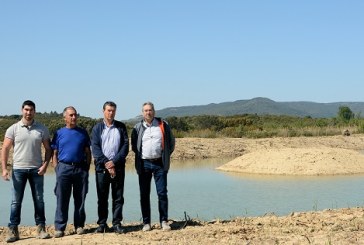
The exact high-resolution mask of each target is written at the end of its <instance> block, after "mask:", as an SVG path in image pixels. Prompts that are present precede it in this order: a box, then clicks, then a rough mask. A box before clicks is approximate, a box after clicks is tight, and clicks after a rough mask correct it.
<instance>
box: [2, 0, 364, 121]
mask: <svg viewBox="0 0 364 245" xmlns="http://www.w3.org/2000/svg"><path fill="white" fill-rule="evenodd" d="M363 12H364V1H361V0H351V1H335V0H323V1H320V0H305V1H288V0H287V1H282V0H275V1H271V0H266V1H259V0H257V1H244V0H227V1H222V0H221V1H217V0H183V1H171V0H166V1H160V0H155V1H151V0H148V1H147V0H145V1H142V0H140V1H138V0H135V1H122V0H107V1H93V0H83V1H82V0H79V1H77V0H62V1H51V0H42V1H40V0H32V1H27V0H23V1H18V0H2V1H1V2H0V82H1V85H0V86H1V94H0V115H10V114H19V113H20V106H21V103H22V102H23V101H24V100H26V99H31V100H34V102H35V103H36V104H37V111H38V112H50V111H57V112H61V111H62V110H63V108H64V107H65V106H68V105H73V106H75V107H76V108H77V109H78V112H79V113H80V114H81V115H84V116H90V117H93V118H99V117H102V105H103V103H104V102H105V101H107V100H113V101H115V102H116V103H117V104H118V111H117V119H120V120H124V119H129V118H133V117H135V116H137V115H139V114H140V112H141V104H142V103H143V102H145V101H152V102H154V104H155V106H156V109H157V110H158V109H163V108H166V107H174V106H187V105H204V104H209V103H220V102H227V101H235V100H241V99H251V98H254V97H267V98H270V99H273V100H275V101H313V102H325V103H326V102H339V101H340V102H342V101H344V102H345V101H364V32H363V26H364V15H363Z"/></svg>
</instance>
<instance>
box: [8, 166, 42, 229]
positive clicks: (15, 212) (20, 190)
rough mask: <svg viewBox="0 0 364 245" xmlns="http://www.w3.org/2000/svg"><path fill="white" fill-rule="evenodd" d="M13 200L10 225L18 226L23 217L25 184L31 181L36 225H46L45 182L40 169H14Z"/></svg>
mask: <svg viewBox="0 0 364 245" xmlns="http://www.w3.org/2000/svg"><path fill="white" fill-rule="evenodd" d="M12 181H13V189H12V201H11V210H10V223H9V227H13V226H18V225H19V224H20V219H21V206H22V202H23V197H24V191H25V186H26V184H27V181H29V185H30V189H31V191H32V197H33V203H34V219H35V224H36V225H39V224H41V225H45V220H46V219H45V214H44V200H43V184H44V176H43V175H39V174H38V169H13V171H12Z"/></svg>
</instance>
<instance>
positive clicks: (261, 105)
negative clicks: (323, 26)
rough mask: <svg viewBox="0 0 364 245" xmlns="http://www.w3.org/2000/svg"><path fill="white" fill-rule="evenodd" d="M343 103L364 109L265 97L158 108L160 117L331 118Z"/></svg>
mask: <svg viewBox="0 0 364 245" xmlns="http://www.w3.org/2000/svg"><path fill="white" fill-rule="evenodd" d="M340 106H347V107H349V108H350V109H351V110H352V112H353V113H355V115H361V114H363V112H364V102H331V103H319V102H311V101H291V102H277V101H274V100H271V99H269V98H265V97H256V98H252V99H247V100H236V101H232V102H221V103H209V104H206V105H192V106H180V107H167V108H164V109H161V110H157V111H156V115H157V116H158V117H163V118H166V117H172V116H175V117H183V116H198V115H218V116H232V115H240V114H258V115H288V116H298V117H306V116H310V117H313V118H330V117H335V116H337V113H338V110H339V107H340Z"/></svg>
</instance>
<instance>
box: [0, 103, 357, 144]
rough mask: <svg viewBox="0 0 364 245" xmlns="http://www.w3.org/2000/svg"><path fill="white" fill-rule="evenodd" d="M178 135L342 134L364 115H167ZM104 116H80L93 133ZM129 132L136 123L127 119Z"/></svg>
mask: <svg viewBox="0 0 364 245" xmlns="http://www.w3.org/2000/svg"><path fill="white" fill-rule="evenodd" d="M20 119H21V115H10V116H0V140H2V139H3V138H4V134H5V131H6V129H7V128H8V127H9V126H10V125H11V124H13V123H15V122H17V121H19V120H20ZM165 119H166V121H167V122H168V123H169V124H170V126H171V128H172V130H173V133H174V135H175V136H176V137H177V138H183V137H201V138H216V137H228V138H241V137H248V138H266V137H293V136H325V135H338V134H342V132H343V131H344V130H349V131H350V132H351V133H364V118H361V116H360V114H358V115H355V114H354V113H353V112H352V111H351V109H350V108H349V107H346V106H342V107H340V108H339V110H338V113H337V116H336V117H333V118H312V117H310V116H307V117H297V116H287V115H280V116H278V115H257V114H243V115H234V116H212V115H200V116H184V117H167V118H165ZM36 120H37V121H39V122H41V123H43V124H44V125H46V126H47V127H48V129H49V131H50V134H51V135H53V134H54V133H55V132H56V130H57V129H59V128H61V127H64V120H63V116H62V113H57V112H51V113H37V115H36ZM100 120H102V119H93V118H90V117H85V116H81V115H79V118H78V125H79V126H80V127H83V128H85V129H86V130H87V131H88V132H89V133H91V130H92V127H93V126H94V125H95V124H96V123H97V122H98V121H100ZM125 124H126V126H127V129H128V132H129V135H130V133H131V130H132V128H133V126H134V124H135V122H131V121H126V122H125Z"/></svg>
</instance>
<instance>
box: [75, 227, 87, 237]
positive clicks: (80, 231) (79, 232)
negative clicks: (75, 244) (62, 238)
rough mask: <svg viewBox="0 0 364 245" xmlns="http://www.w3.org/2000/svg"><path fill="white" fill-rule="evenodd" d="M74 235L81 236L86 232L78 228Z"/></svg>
mask: <svg viewBox="0 0 364 245" xmlns="http://www.w3.org/2000/svg"><path fill="white" fill-rule="evenodd" d="M76 233H77V235H83V234H86V230H85V229H83V227H78V228H77V229H76Z"/></svg>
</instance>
